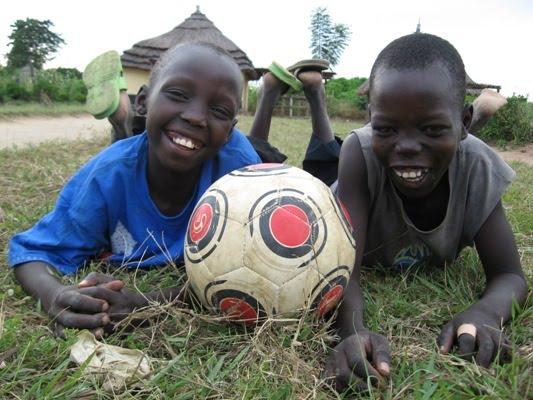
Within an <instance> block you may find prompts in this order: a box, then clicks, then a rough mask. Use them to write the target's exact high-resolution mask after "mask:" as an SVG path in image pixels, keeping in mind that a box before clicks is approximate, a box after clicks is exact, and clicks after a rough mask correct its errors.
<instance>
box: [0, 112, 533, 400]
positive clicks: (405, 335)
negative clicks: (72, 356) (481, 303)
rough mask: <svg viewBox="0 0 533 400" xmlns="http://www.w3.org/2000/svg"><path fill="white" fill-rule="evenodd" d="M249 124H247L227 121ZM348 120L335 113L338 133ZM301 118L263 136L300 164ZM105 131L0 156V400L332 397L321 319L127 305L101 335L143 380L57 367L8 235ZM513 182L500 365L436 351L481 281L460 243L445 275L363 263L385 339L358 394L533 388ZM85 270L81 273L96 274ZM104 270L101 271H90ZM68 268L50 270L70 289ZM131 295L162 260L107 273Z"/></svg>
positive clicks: (530, 267)
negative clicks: (378, 367)
mask: <svg viewBox="0 0 533 400" xmlns="http://www.w3.org/2000/svg"><path fill="white" fill-rule="evenodd" d="M240 120H241V121H240V122H239V125H238V126H239V128H240V129H241V130H243V131H244V132H247V131H248V130H249V127H250V124H251V118H250V117H246V116H243V117H241V118H240ZM356 125H357V124H354V123H352V122H342V121H335V123H334V126H335V131H336V132H337V133H338V134H340V136H346V134H347V133H348V132H349V131H350V129H352V128H354V127H356ZM309 129H310V124H309V121H306V120H303V119H293V120H290V119H279V118H276V119H275V120H274V123H273V127H272V131H273V133H272V136H271V141H272V143H273V144H274V145H275V146H277V147H279V148H280V149H282V150H283V151H284V152H285V153H287V155H288V156H289V159H288V162H289V163H291V164H293V165H298V166H299V165H300V164H301V158H302V155H303V153H304V150H305V145H306V143H307V138H308V135H309ZM107 144H108V142H107V140H106V139H103V138H100V139H95V140H93V141H81V142H52V143H46V144H43V145H39V146H32V147H28V148H23V149H19V150H1V151H0V185H1V187H2V188H3V189H2V191H1V192H0V250H2V251H3V253H4V257H2V258H1V260H0V266H1V267H3V269H4V273H3V274H1V275H0V398H6V399H7V398H17V399H34V398H49V399H62V398H87V399H112V398H121V399H129V398H133V397H135V398H142V399H171V398H175V399H206V398H207V399H336V398H340V396H338V395H337V394H335V393H334V392H332V391H331V390H329V389H328V387H327V386H326V385H324V383H323V382H322V381H321V378H320V373H321V370H322V367H323V365H324V363H325V360H326V358H327V353H328V347H329V346H330V345H331V344H332V340H333V336H332V335H333V332H332V331H331V329H330V325H329V324H328V323H324V322H322V323H321V322H318V321H314V320H312V319H310V318H305V319H303V320H302V321H300V324H294V325H284V326H280V325H278V324H275V323H272V322H267V323H266V324H265V325H263V326H262V327H261V329H258V330H256V331H255V332H252V331H250V332H246V331H243V330H240V329H238V328H237V327H234V326H232V325H228V324H226V323H225V322H224V321H223V320H221V319H220V318H217V317H214V316H210V315H204V314H201V313H196V312H191V311H190V310H184V309H180V308H178V307H177V306H175V305H164V306H154V307H151V308H148V309H146V310H143V311H141V312H140V316H146V317H147V318H149V319H150V321H151V323H150V324H149V325H148V326H144V327H138V328H136V329H135V331H133V332H128V333H126V332H125V331H124V332H121V333H119V334H117V335H114V336H112V337H109V338H108V339H106V342H107V343H110V344H114V345H119V346H122V347H127V348H138V349H142V350H143V351H144V352H146V354H147V355H149V356H150V357H151V358H152V359H153V368H154V374H153V376H152V377H151V379H145V380H142V381H137V382H128V384H127V385H126V387H124V388H123V389H121V390H120V391H118V392H116V393H109V392H105V391H104V390H103V388H102V384H101V381H100V380H99V379H97V378H96V377H95V376H87V375H85V374H83V368H78V367H77V366H76V365H74V364H73V363H71V362H69V347H70V346H71V345H72V344H73V343H74V342H75V341H76V332H75V331H68V332H67V333H68V337H67V339H66V340H61V339H56V338H54V337H53V336H52V335H51V333H50V330H49V328H48V320H47V317H46V316H45V315H44V314H43V313H42V312H40V309H39V306H38V304H37V303H36V302H35V301H34V300H33V299H31V298H29V297H28V296H27V295H26V294H25V293H24V292H23V291H22V290H21V288H20V286H19V285H18V284H17V283H16V282H15V280H14V278H13V276H12V273H11V272H10V271H8V270H7V264H6V257H5V256H6V255H7V246H8V240H9V238H10V237H11V235H13V234H14V233H16V232H19V231H21V230H23V229H26V228H28V227H30V226H31V225H32V224H33V223H35V222H36V221H37V220H38V219H39V218H40V217H42V216H43V214H45V213H46V212H47V211H48V210H50V209H51V207H53V205H54V203H55V200H56V197H57V194H58V192H59V190H60V189H61V187H62V186H63V184H64V182H65V181H66V179H68V178H69V177H70V175H71V174H72V173H73V172H74V171H76V170H77V168H78V167H79V166H80V165H81V164H83V163H84V162H85V161H86V160H87V159H88V158H90V157H92V156H93V155H94V154H96V153H97V152H98V151H100V150H101V149H103V148H104V147H105V146H107ZM512 166H513V167H514V168H515V170H516V171H517V179H516V181H515V182H514V183H513V184H512V185H511V187H510V189H509V190H508V191H507V193H506V194H505V197H504V206H505V209H506V212H507V214H508V217H509V219H510V221H511V224H512V226H513V229H514V231H515V234H516V238H517V242H518V247H519V251H520V255H521V258H522V263H523V266H524V269H525V271H526V275H527V280H528V284H529V287H530V292H529V293H530V296H529V299H528V301H527V304H526V305H525V307H524V309H523V311H522V312H521V313H517V314H516V315H515V317H514V319H513V320H512V321H511V323H510V324H508V325H507V326H506V333H507V334H508V335H509V336H510V337H511V338H512V340H513V343H514V344H515V351H514V353H513V357H512V360H511V362H510V363H508V364H505V365H494V366H492V367H491V368H490V369H488V370H485V369H482V368H479V367H477V366H476V365H474V364H471V363H467V362H464V361H462V360H461V359H459V358H457V357H456V356H454V355H453V354H452V355H446V356H442V355H439V354H438V352H437V346H436V343H435V339H436V336H437V334H438V332H439V329H440V327H441V326H442V325H443V324H444V323H445V322H447V321H448V320H449V319H450V317H451V316H452V315H453V314H455V313H456V312H459V311H461V310H463V309H464V308H465V307H467V306H468V305H469V304H471V303H472V302H473V301H475V300H476V298H478V297H479V295H480V294H481V293H482V291H483V288H484V276H483V272H482V269H481V267H480V265H479V260H478V258H477V256H476V254H475V251H473V250H467V251H465V252H463V254H462V255H461V257H460V258H459V259H458V260H457V262H455V263H454V264H453V265H451V266H449V267H448V268H446V269H445V270H434V271H426V272H419V273H417V274H413V275H411V276H409V277H399V276H396V275H391V274H387V273H386V272H385V271H383V270H380V269H372V270H370V269H368V270H364V271H363V289H364V291H365V298H366V321H367V325H368V326H369V327H371V328H373V329H375V330H377V331H379V332H381V333H383V334H384V335H386V336H387V337H388V338H389V340H390V343H391V348H392V356H393V360H392V368H391V370H392V374H391V378H390V379H389V380H387V381H386V382H385V384H384V385H383V386H381V387H376V388H373V390H372V392H371V393H370V394H369V395H368V396H366V397H367V398H369V399H470V398H480V399H523V398H527V397H528V396H529V397H530V398H531V393H532V391H533V388H532V387H531V386H532V381H531V374H532V371H533V356H532V354H533V301H532V296H531V293H532V291H531V287H533V199H532V192H531V187H533V170H532V168H531V167H530V166H527V165H526V164H523V163H513V164H512ZM102 269H104V267H102V266H99V265H93V266H92V267H91V268H89V270H102ZM104 270H105V269H104ZM88 272H89V271H88V270H86V271H83V272H82V273H81V274H80V276H77V277H70V278H64V281H65V283H75V282H76V281H78V280H79V279H80V278H82V277H83V276H85V275H86V274H87V273H88ZM118 276H119V277H120V278H121V279H124V280H125V281H126V282H128V283H129V285H136V286H137V287H139V288H141V289H145V288H149V287H151V288H154V287H166V286H169V285H174V284H175V283H176V282H177V281H179V280H180V279H183V274H182V272H181V271H179V270H176V269H175V268H173V267H171V266H169V267H166V268H162V269H159V270H150V271H139V272H137V273H135V274H134V273H124V272H121V273H119V275H118Z"/></svg>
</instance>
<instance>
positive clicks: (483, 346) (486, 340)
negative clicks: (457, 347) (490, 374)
mask: <svg viewBox="0 0 533 400" xmlns="http://www.w3.org/2000/svg"><path fill="white" fill-rule="evenodd" d="M477 342H478V350H477V354H476V357H475V358H476V363H477V364H479V365H481V366H482V367H484V368H488V366H489V365H490V362H491V360H492V358H493V355H494V342H493V340H492V337H491V335H490V334H489V333H488V332H487V331H486V330H485V329H479V330H478V331H477Z"/></svg>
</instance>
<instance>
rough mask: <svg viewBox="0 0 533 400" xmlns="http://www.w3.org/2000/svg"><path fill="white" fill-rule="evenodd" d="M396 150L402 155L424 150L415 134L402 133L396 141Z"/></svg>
mask: <svg viewBox="0 0 533 400" xmlns="http://www.w3.org/2000/svg"><path fill="white" fill-rule="evenodd" d="M395 150H396V152H397V153H398V154H402V155H408V154H416V153H419V152H420V151H421V150H422V145H421V144H420V142H419V141H418V140H417V139H416V137H415V135H412V134H410V133H400V134H399V135H398V140H397V141H396V146H395Z"/></svg>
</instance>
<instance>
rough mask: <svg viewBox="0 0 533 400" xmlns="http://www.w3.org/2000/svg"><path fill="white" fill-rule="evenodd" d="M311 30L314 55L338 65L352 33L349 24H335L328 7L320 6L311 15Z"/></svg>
mask: <svg viewBox="0 0 533 400" xmlns="http://www.w3.org/2000/svg"><path fill="white" fill-rule="evenodd" d="M310 30H311V46H310V48H311V51H312V54H313V57H314V58H322V59H324V60H328V61H329V63H330V64H331V65H332V66H335V65H337V64H338V63H339V60H340V58H341V55H342V53H343V51H344V49H345V48H346V46H347V45H348V42H349V41H350V35H351V34H352V32H351V31H350V28H349V27H348V25H345V24H334V23H333V22H332V21H331V18H330V16H329V14H328V12H327V9H326V8H321V7H318V8H316V9H315V10H314V11H313V14H312V15H311V26H310Z"/></svg>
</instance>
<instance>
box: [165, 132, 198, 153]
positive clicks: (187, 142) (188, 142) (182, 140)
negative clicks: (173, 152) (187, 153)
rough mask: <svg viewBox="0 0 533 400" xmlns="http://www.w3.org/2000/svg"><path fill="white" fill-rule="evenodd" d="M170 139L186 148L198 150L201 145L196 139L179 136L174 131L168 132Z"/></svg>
mask: <svg viewBox="0 0 533 400" xmlns="http://www.w3.org/2000/svg"><path fill="white" fill-rule="evenodd" d="M168 136H169V138H170V140H172V142H174V143H175V144H177V145H178V146H181V147H185V148H186V149H188V150H198V149H201V148H202V147H203V144H202V143H201V142H199V141H198V140H193V139H191V138H188V137H185V136H181V135H179V134H177V133H175V132H172V133H170V134H168Z"/></svg>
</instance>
